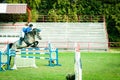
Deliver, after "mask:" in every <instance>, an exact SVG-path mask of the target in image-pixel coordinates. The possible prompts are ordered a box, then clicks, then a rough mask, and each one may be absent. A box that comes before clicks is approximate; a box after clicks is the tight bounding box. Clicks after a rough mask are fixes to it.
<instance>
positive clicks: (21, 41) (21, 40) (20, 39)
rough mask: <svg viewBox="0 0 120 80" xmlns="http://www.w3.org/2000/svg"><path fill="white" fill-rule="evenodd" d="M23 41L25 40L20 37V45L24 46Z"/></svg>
mask: <svg viewBox="0 0 120 80" xmlns="http://www.w3.org/2000/svg"><path fill="white" fill-rule="evenodd" d="M22 41H23V38H22V37H20V40H19V45H22Z"/></svg>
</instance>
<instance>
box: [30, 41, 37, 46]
mask: <svg viewBox="0 0 120 80" xmlns="http://www.w3.org/2000/svg"><path fill="white" fill-rule="evenodd" d="M38 43H39V42H38V41H35V42H33V44H32V45H31V47H37V45H38Z"/></svg>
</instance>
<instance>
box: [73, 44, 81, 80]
mask: <svg viewBox="0 0 120 80" xmlns="http://www.w3.org/2000/svg"><path fill="white" fill-rule="evenodd" d="M74 70H75V80H82V61H81V58H80V45H79V44H77V43H75V64H74Z"/></svg>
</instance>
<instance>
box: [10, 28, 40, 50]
mask: <svg viewBox="0 0 120 80" xmlns="http://www.w3.org/2000/svg"><path fill="white" fill-rule="evenodd" d="M39 32H40V30H39V29H37V28H33V30H32V31H30V32H28V33H25V36H24V38H22V39H19V40H18V41H16V42H14V43H10V49H14V50H17V49H21V48H26V47H37V45H38V41H35V38H36V37H37V38H38V39H39V40H41V39H42V38H41V36H40V33H39ZM20 41H21V44H20Z"/></svg>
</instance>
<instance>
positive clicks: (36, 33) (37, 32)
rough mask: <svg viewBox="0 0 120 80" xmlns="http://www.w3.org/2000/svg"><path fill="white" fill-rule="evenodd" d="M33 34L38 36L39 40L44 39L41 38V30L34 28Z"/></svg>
mask: <svg viewBox="0 0 120 80" xmlns="http://www.w3.org/2000/svg"><path fill="white" fill-rule="evenodd" d="M32 32H33V33H34V34H35V35H36V36H37V38H38V39H39V40H41V39H42V38H41V36H40V32H41V30H40V29H37V28H33V30H32Z"/></svg>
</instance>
